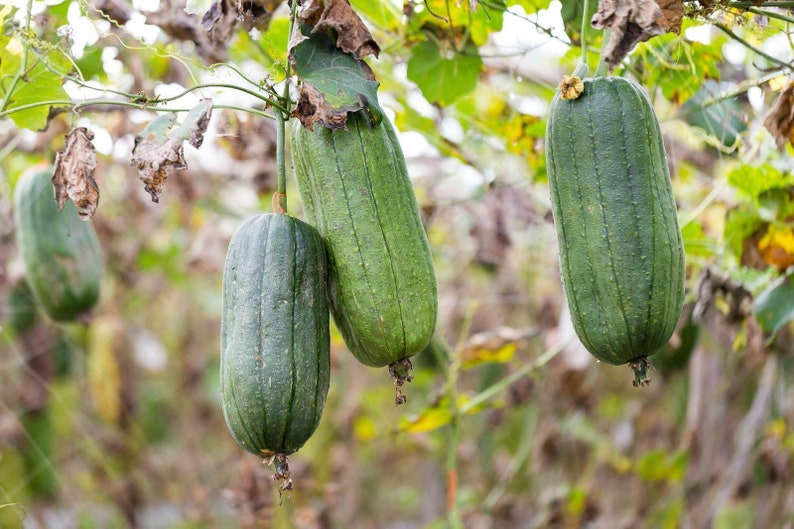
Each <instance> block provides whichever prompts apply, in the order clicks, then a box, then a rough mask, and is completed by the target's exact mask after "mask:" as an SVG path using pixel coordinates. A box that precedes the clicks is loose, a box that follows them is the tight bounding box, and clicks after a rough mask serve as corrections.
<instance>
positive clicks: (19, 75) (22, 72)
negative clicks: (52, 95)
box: [0, 0, 33, 112]
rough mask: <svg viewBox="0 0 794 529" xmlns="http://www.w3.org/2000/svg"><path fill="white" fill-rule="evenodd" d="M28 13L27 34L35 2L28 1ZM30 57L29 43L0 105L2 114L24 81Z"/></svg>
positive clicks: (26, 17) (26, 15) (26, 18)
mask: <svg viewBox="0 0 794 529" xmlns="http://www.w3.org/2000/svg"><path fill="white" fill-rule="evenodd" d="M26 9H27V12H26V13H25V33H26V34H27V33H30V21H31V19H32V14H31V11H32V10H33V0H28V3H27V7H26ZM29 56H30V45H29V43H28V44H27V45H25V46H24V48H23V51H22V61H21V62H20V63H19V69H18V70H17V73H16V75H14V78H13V79H11V86H9V87H8V90H7V91H6V94H5V96H4V97H3V103H2V104H0V112H2V111H5V109H6V108H8V105H9V103H10V102H11V96H13V95H14V90H16V88H17V85H18V84H19V81H21V80H22V77H23V76H24V75H25V70H26V69H27V67H28V57H29Z"/></svg>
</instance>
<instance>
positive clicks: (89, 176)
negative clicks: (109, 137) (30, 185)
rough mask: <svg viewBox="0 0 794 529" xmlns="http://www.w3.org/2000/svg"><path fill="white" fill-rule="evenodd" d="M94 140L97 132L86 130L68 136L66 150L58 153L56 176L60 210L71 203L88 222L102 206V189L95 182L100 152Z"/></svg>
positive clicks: (56, 196) (55, 183)
mask: <svg viewBox="0 0 794 529" xmlns="http://www.w3.org/2000/svg"><path fill="white" fill-rule="evenodd" d="M93 139H94V133H93V132H91V131H90V130H88V129H87V128H85V127H77V128H75V129H74V130H72V132H70V133H69V134H68V135H67V136H66V146H65V147H64V149H63V150H62V151H59V152H57V153H56V154H55V171H54V174H53V175H52V185H53V187H54V188H55V201H56V202H57V203H58V211H61V210H63V206H64V205H65V204H66V201H67V200H71V201H72V202H74V205H75V206H77V214H78V215H79V216H80V219H81V220H84V221H88V220H91V217H93V216H94V212H95V211H96V208H97V205H98V204H99V187H98V186H97V183H96V180H94V170H95V169H96V149H95V148H94V144H93V143H91V141H92V140H93Z"/></svg>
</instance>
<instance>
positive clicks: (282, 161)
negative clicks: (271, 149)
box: [273, 1, 298, 213]
mask: <svg viewBox="0 0 794 529" xmlns="http://www.w3.org/2000/svg"><path fill="white" fill-rule="evenodd" d="M297 11H298V2H297V1H293V2H292V11H291V13H290V18H289V35H290V36H292V32H293V30H294V29H295V17H296V16H297ZM289 51H290V50H289V43H288V44H287V62H286V64H285V65H284V92H283V93H282V95H281V104H282V105H284V109H283V110H282V109H280V108H276V109H275V115H276V170H277V174H278V190H277V191H276V195H275V196H274V197H273V213H286V212H287V161H286V156H285V153H284V151H285V149H286V147H285V144H286V136H287V127H286V120H288V119H289V117H290V99H289V83H290V76H291V72H290V64H289Z"/></svg>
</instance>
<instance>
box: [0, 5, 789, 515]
mask: <svg viewBox="0 0 794 529" xmlns="http://www.w3.org/2000/svg"><path fill="white" fill-rule="evenodd" d="M281 4H282V3H281V2H268V1H265V0H256V1H254V2H250V3H249V2H243V3H241V4H240V5H241V6H242V11H240V12H239V13H238V12H237V7H236V4H235V3H234V2H226V1H220V2H215V3H210V2H206V1H204V2H203V1H201V0H195V1H188V3H187V4H186V5H184V4H181V3H179V2H176V1H173V2H172V1H170V0H160V1H159V2H158V1H143V0H140V1H139V0H136V1H133V2H132V3H129V2H126V1H125V0H74V1H69V0H67V1H58V0H50V1H48V2H40V1H32V2H22V3H18V4H13V5H12V4H6V7H4V8H2V10H1V11H0V13H1V15H0V20H2V23H3V34H2V35H0V48H1V49H2V52H0V61H1V62H0V68H2V70H0V95H1V96H2V98H3V99H2V108H0V115H2V116H3V119H2V121H0V171H2V176H3V178H2V179H0V242H1V244H0V303H2V305H0V325H1V326H2V327H1V328H0V527H3V528H6V527H8V528H15V527H26V528H61V527H63V528H81V529H83V528H85V529H89V528H117V527H118V528H121V527H141V528H174V529H182V528H184V529H187V528H210V527H213V528H214V527H243V528H264V527H278V528H301V529H303V528H312V529H314V528H318V529H319V528H343V527H344V528H347V527H354V528H388V529H408V528H428V529H434V528H441V527H467V528H515V527H544V528H545V527H548V528H563V527H609V528H620V527H632V528H642V527H649V528H668V527H669V528H674V527H689V528H705V527H716V528H743V527H748V528H749V527H792V526H794V507H792V506H794V486H792V483H794V481H793V480H792V468H794V389H793V388H794V386H793V385H792V382H794V381H793V380H792V378H794V372H793V371H792V363H793V362H794V356H792V350H791V343H792V341H791V330H792V329H791V323H790V320H791V318H792V316H793V315H794V295H792V286H791V281H790V271H791V267H792V265H794V232H792V218H794V199H793V198H792V196H793V194H792V191H793V189H794V188H793V187H792V186H793V185H794V177H792V169H793V167H792V166H793V165H794V163H793V162H792V153H793V152H794V151H793V150H792V146H791V144H790V143H789V142H784V143H783V145H782V148H781V147H779V145H778V143H777V142H776V139H777V138H775V137H773V136H772V134H770V132H769V131H768V130H767V129H766V128H765V127H764V120H765V118H766V117H767V116H768V115H769V113H770V111H771V109H772V107H773V104H774V103H775V101H776V100H777V99H778V98H779V97H782V95H781V94H782V93H783V92H784V90H785V89H786V87H787V86H789V84H790V83H791V74H792V65H793V64H794V62H792V61H794V43H793V41H794V39H793V37H792V27H791V24H792V22H794V19H792V16H793V15H792V8H794V5H792V4H794V3H790V2H761V3H759V2H752V3H750V2H729V1H706V2H704V1H698V2H668V4H673V5H679V6H680V7H681V10H682V13H685V14H686V18H684V20H683V26H682V27H681V29H680V32H679V33H667V34H665V35H662V36H659V37H656V38H654V39H652V40H650V41H648V42H646V43H642V44H640V45H638V46H637V48H636V49H635V50H634V51H633V53H632V54H631V55H629V57H628V58H626V59H625V60H624V61H623V62H622V63H621V64H620V65H619V66H618V68H617V69H616V72H615V73H617V74H621V75H627V76H632V77H634V78H636V79H638V80H639V81H640V82H641V83H642V84H643V85H644V86H645V87H646V89H647V90H648V92H649V94H650V96H651V98H652V101H653V102H654V105H655V107H656V110H657V114H658V116H659V119H660V121H661V125H662V130H663V132H664V134H665V141H666V144H667V149H668V157H669V163H670V166H671V168H672V171H671V173H672V175H673V186H674V190H675V194H676V199H677V202H678V205H679V212H680V220H681V226H682V231H683V235H684V242H685V246H686V251H687V263H688V268H687V306H686V308H685V313H684V316H683V317H682V320H681V323H680V325H679V329H678V330H677V332H676V334H675V336H674V337H673V339H672V341H671V343H670V344H669V346H668V347H667V348H666V349H665V350H663V351H661V352H660V353H658V354H657V355H656V356H655V358H654V364H655V366H656V369H655V371H654V372H653V375H652V378H653V382H652V384H651V385H650V386H649V387H647V388H643V389H641V390H638V389H635V388H633V387H632V385H631V383H630V381H631V373H630V371H629V370H628V369H627V368H617V367H612V366H606V365H600V364H597V363H595V362H594V361H593V359H592V358H591V357H590V356H589V355H588V354H587V353H586V352H585V351H584V350H583V349H582V347H581V346H580V345H579V344H578V342H577V341H576V339H575V337H574V336H573V330H572V327H571V324H570V321H569V319H568V316H567V311H566V308H565V306H564V297H563V296H562V290H561V285H560V281H559V271H558V264H557V253H556V241H555V237H554V230H553V225H552V223H551V214H550V206H549V198H548V189H547V187H546V183H545V181H546V175H545V161H544V155H543V149H544V145H543V136H544V133H545V115H546V112H547V109H548V103H549V101H550V100H551V97H552V95H553V93H554V90H555V88H556V85H557V82H558V81H559V79H561V77H562V75H563V74H564V73H569V72H571V71H572V70H573V68H574V66H575V64H576V62H577V61H578V58H579V56H580V49H579V47H578V46H577V45H576V44H578V43H579V42H580V40H581V35H580V34H579V21H580V20H581V16H582V13H581V5H580V2H574V1H571V0H565V1H562V2H560V1H547V0H488V1H485V0H481V1H479V2H476V1H475V2H453V1H450V0H427V1H414V0H408V1H406V3H405V5H398V4H396V3H392V2H386V1H384V2H370V1H368V0H353V1H352V4H353V6H354V8H355V9H356V10H357V12H358V13H359V14H360V15H361V16H362V18H363V19H364V20H365V21H366V22H367V24H368V26H369V27H370V30H371V31H372V33H373V36H374V38H375V39H376V41H377V42H378V43H379V45H380V47H381V49H382V51H381V53H380V56H379V58H377V59H374V58H370V59H368V63H369V64H370V66H371V67H372V69H373V70H374V73H375V76H376V78H377V79H378V81H379V82H380V90H379V95H380V99H381V105H382V106H383V107H384V108H385V109H386V112H387V114H388V115H389V117H390V118H391V119H392V120H393V121H394V122H395V123H396V125H397V127H398V129H399V130H400V131H401V136H400V137H401V141H402V142H403V146H404V150H405V153H406V156H407V159H408V164H409V170H410V173H411V176H412V179H413V181H414V184H415V188H416V193H417V197H418V199H419V203H420V206H421V208H422V213H423V218H424V221H425V224H426V227H427V231H428V234H429V238H430V241H431V245H432V248H433V253H434V258H435V262H436V267H437V275H438V279H439V293H440V318H439V322H438V340H437V341H434V343H433V344H431V347H429V348H428V350H427V351H425V352H423V353H422V354H421V355H419V356H418V357H417V358H416V359H415V362H414V366H415V369H416V373H415V379H414V381H413V383H412V384H411V385H409V386H408V387H407V389H406V394H407V395H408V403H407V404H406V405H404V406H401V407H395V406H394V403H393V399H394V388H393V386H392V384H391V382H390V380H389V377H388V374H387V373H386V372H385V371H384V370H374V369H370V368H367V367H363V366H361V365H359V364H357V363H356V362H355V360H353V358H352V356H350V355H349V353H348V352H347V351H346V350H345V346H344V344H343V342H342V341H341V338H340V337H339V336H338V334H334V335H333V339H332V381H331V389H330V395H329V401H328V404H327V406H326V411H325V414H324V417H323V420H322V423H321V425H320V427H319V429H318V431H317V432H316V434H315V435H314V437H313V438H312V439H311V440H310V441H309V442H308V443H307V444H306V446H305V447H304V448H303V449H302V450H301V451H300V452H299V453H297V454H296V455H295V456H293V457H292V458H291V469H292V474H293V480H294V482H295V490H294V491H293V492H291V493H290V494H289V495H287V496H285V497H284V498H281V500H282V501H281V504H280V505H279V497H278V494H277V492H276V490H275V487H274V485H273V483H272V480H271V473H272V469H271V468H269V467H266V466H264V465H263V464H262V463H261V462H260V461H258V460H257V458H255V457H253V456H250V455H247V454H246V453H244V452H243V451H242V450H241V449H240V448H239V447H238V446H237V445H236V444H235V443H234V441H233V440H232V439H231V437H230V436H229V435H228V433H227V431H226V427H225V425H224V422H223V417H222V414H221V412H220V407H219V397H218V333H219V324H220V322H219V319H220V286H221V274H222V265H223V260H224V258H225V252H226V245H227V244H228V240H229V238H230V237H231V234H232V233H233V231H234V229H235V228H236V227H237V226H238V225H239V224H240V223H241V222H242V220H243V219H244V218H246V217H247V216H248V215H251V214H254V213H257V212H261V211H266V210H269V209H270V202H271V195H272V193H273V191H274V190H275V187H276V179H275V145H276V142H275V128H274V126H273V123H272V121H271V120H268V119H264V118H263V117H260V116H259V115H256V114H252V113H246V112H243V111H242V110H243V109H246V108H249V109H258V111H259V113H260V114H261V113H262V111H265V110H266V109H264V107H263V105H262V102H261V101H259V100H257V99H255V98H253V97H250V96H249V95H246V94H244V93H241V92H239V91H235V90H232V89H229V88H219V87H217V86H216V87H209V86H207V85H209V84H212V83H215V84H220V83H225V84H228V85H234V84H238V85H240V86H243V85H245V84H246V80H247V79H253V80H257V81H259V80H261V83H262V86H266V85H268V84H269V83H274V84H277V83H278V82H279V81H281V80H282V79H283V64H284V61H285V58H286V49H287V38H288V27H289V21H288V10H287V9H286V8H285V6H283V5H281ZM753 4H760V5H753ZM764 4H768V5H764ZM591 7H593V9H594V2H591ZM28 13H30V17H29V18H28V16H27V15H28ZM208 14H209V15H211V16H208ZM572 42H573V43H574V45H572V44H571V43H572ZM585 44H586V46H587V52H588V57H589V62H590V64H591V66H592V65H595V64H596V62H597V57H598V50H599V48H600V46H601V36H600V33H599V32H595V31H591V32H590V33H589V36H588V37H587V39H586V42H585ZM22 65H24V68H22V67H21V66H22ZM19 71H24V74H25V75H24V76H23V77H24V79H23V81H24V83H25V84H23V85H21V86H23V87H24V88H25V91H23V92H20V91H16V92H14V90H15V88H14V86H13V85H12V82H11V81H10V80H12V79H15V78H17V77H15V74H16V73H17V72H19ZM195 87H198V89H196V88H195ZM12 92H14V97H13V98H11V97H10V95H11V93H12ZM177 96H178V97H177ZM200 96H201V97H210V98H212V99H213V101H214V103H215V112H214V115H213V119H212V122H211V126H210V129H209V130H208V132H207V135H206V138H205V141H204V144H203V145H202V147H201V148H200V149H198V150H196V149H193V148H190V147H187V148H186V149H185V150H186V152H185V155H186V160H187V164H188V166H189V168H188V169H187V170H184V171H175V172H173V173H172V174H171V175H170V176H169V178H168V180H167V182H166V185H165V188H164V191H163V194H162V195H161V198H160V203H159V204H155V203H153V202H151V200H150V197H149V195H148V194H146V192H145V191H144V189H143V185H142V184H141V182H140V181H139V179H138V176H137V173H136V171H135V169H134V168H133V167H131V165H130V150H131V148H132V145H133V143H134V137H135V135H136V134H137V133H139V132H140V131H141V130H142V129H143V128H144V127H145V126H146V124H147V123H148V122H150V121H151V120H152V119H153V118H154V117H155V115H156V114H155V112H154V111H155V110H157V111H160V112H163V111H168V110H174V109H183V110H187V109H189V108H192V107H193V106H195V105H196V104H197V103H198V100H199V97H200ZM172 97H176V99H174V100H173V101H166V100H167V99H168V98H172ZM86 102H90V103H91V105H90V106H89V105H84V106H79V105H80V104H82V103H86ZM27 103H33V105H32V106H30V108H25V109H23V110H16V111H15V108H17V107H20V106H22V105H24V104H27ZM76 105H77V106H76ZM76 126H85V127H88V128H89V129H90V130H91V131H92V132H93V133H94V135H95V140H94V145H95V146H96V149H97V153H98V155H99V156H98V164H99V165H98V167H97V171H96V178H97V181H98V183H99V187H100V191H101V202H100V205H99V208H98V210H97V213H96V215H95V216H94V218H93V220H92V221H91V222H93V224H94V226H95V227H96V229H97V231H98V232H99V235H100V239H101V241H102V244H103V249H104V252H105V260H106V268H107V274H106V277H105V278H104V282H103V285H102V298H101V302H100V304H99V306H98V307H97V308H96V310H95V311H94V317H93V319H92V320H91V322H90V323H89V324H87V325H82V324H73V325H55V324H54V323H52V322H50V321H48V320H46V318H45V317H44V316H43V315H41V314H40V312H39V311H38V310H37V308H36V307H35V304H34V303H33V301H32V298H31V295H30V292H29V290H28V289H27V287H26V285H25V282H24V271H23V269H22V266H21V262H20V259H19V255H18V250H17V248H16V246H15V240H14V230H13V222H12V203H11V200H10V197H11V195H12V192H13V189H14V186H15V184H16V182H17V179H18V177H19V175H20V174H21V172H22V171H23V170H25V169H27V168H29V167H31V166H34V165H37V164H48V163H51V162H52V160H53V157H54V153H55V152H56V151H58V150H59V149H62V148H63V141H64V140H63V138H64V135H65V134H67V133H68V132H69V131H70V130H71V129H72V128H73V127H76ZM293 182H294V181H293V180H292V179H291V180H290V188H289V189H290V197H291V200H290V203H289V205H290V211H291V212H293V213H294V214H296V215H298V216H300V202H299V200H298V195H297V192H296V190H295V189H294V184H293Z"/></svg>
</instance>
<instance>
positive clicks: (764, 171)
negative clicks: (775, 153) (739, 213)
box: [728, 164, 794, 198]
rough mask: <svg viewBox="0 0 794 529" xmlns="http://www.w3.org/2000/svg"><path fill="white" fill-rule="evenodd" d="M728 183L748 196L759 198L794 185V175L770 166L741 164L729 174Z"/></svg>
mask: <svg viewBox="0 0 794 529" xmlns="http://www.w3.org/2000/svg"><path fill="white" fill-rule="evenodd" d="M728 183H729V184H730V185H732V186H733V187H734V188H736V189H737V190H738V191H740V192H741V193H743V194H745V195H746V196H748V197H750V198H758V197H759V195H761V193H764V192H765V191H768V190H770V189H776V188H778V189H779V188H787V187H789V186H791V185H794V175H792V174H787V173H783V172H782V171H780V170H778V169H777V168H775V167H773V166H772V165H770V164H764V165H759V166H752V165H746V164H741V165H737V166H736V167H735V168H734V169H733V170H732V171H731V172H730V173H728Z"/></svg>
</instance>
